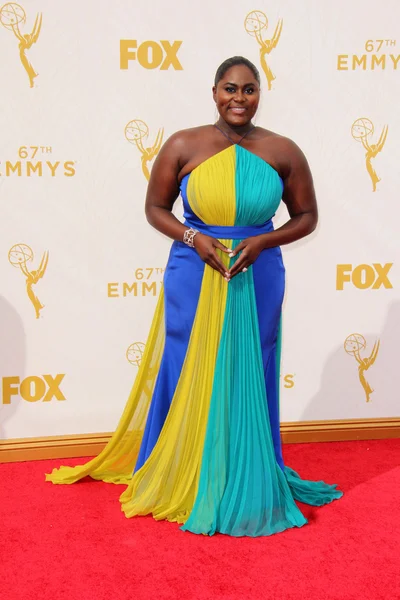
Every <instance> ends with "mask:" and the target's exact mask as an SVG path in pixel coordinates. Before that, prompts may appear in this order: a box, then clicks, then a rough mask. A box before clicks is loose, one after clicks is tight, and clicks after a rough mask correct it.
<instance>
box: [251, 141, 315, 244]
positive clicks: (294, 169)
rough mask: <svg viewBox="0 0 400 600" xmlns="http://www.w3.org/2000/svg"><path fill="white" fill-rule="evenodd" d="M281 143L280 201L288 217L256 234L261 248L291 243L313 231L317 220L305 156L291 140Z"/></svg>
mask: <svg viewBox="0 0 400 600" xmlns="http://www.w3.org/2000/svg"><path fill="white" fill-rule="evenodd" d="M285 146H286V148H285V150H286V156H287V168H286V174H285V177H284V180H283V184H284V190H283V196H282V200H283V202H284V203H285V204H286V206H287V209H288V212H289V215H290V219H289V221H287V223H285V224H284V225H282V227H279V228H278V229H276V230H275V231H272V232H271V233H266V234H264V235H262V236H260V237H262V238H263V242H264V246H263V247H264V248H272V247H274V246H282V245H283V244H290V243H291V242H295V241H296V240H299V239H301V238H303V237H305V236H306V235H309V234H310V233H311V232H312V231H314V229H315V228H316V226H317V223H318V209H317V202H316V199H315V190H314V183H313V179H312V175H311V171H310V167H309V166H308V162H307V159H306V157H305V156H304V154H303V152H302V151H301V150H300V148H299V147H298V146H297V145H296V144H295V143H294V142H292V141H291V140H285Z"/></svg>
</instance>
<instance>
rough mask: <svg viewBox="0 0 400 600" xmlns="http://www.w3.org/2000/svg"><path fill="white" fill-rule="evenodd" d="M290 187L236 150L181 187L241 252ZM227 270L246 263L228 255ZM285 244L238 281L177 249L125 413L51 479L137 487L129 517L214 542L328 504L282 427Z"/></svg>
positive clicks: (190, 216) (275, 526) (273, 527)
mask: <svg viewBox="0 0 400 600" xmlns="http://www.w3.org/2000/svg"><path fill="white" fill-rule="evenodd" d="M282 189H283V183H282V180H281V179H280V177H279V175H278V173H277V172H276V170H275V169H273V167H271V166H270V165H269V164H267V163H266V162H265V161H263V160H262V159H261V158H259V157H258V156H256V155H254V154H252V153H251V152H249V151H247V150H245V149H244V148H241V147H240V146H230V147H229V148H227V149H225V150H223V151H221V152H219V153H218V154H216V155H214V156H212V157H211V158H209V159H207V160H206V161H204V162H203V163H201V164H200V165H199V166H198V167H197V168H196V169H194V170H193V171H192V173H191V174H189V175H187V176H186V177H185V178H184V179H183V181H182V184H181V193H182V199H183V205H184V217H185V223H186V224H187V225H188V226H194V227H197V228H198V229H199V230H200V231H202V232H204V233H207V234H208V235H212V236H213V237H216V238H218V239H219V240H220V241H222V243H223V244H225V245H226V246H228V247H232V248H234V247H236V246H237V245H238V244H239V243H240V241H241V240H242V239H244V238H246V237H250V236H251V235H258V234H259V233H265V232H268V231H271V230H272V229H273V227H272V222H271V218H272V216H273V215H274V213H275V211H276V209H277V207H278V205H279V203H280V200H281V196H282ZM218 253H219V255H220V257H221V259H222V260H223V262H224V263H225V264H226V265H227V266H230V265H231V264H233V261H234V260H235V259H229V257H228V256H227V255H226V254H225V253H222V252H220V251H218ZM284 287H285V271H284V266H283V262H282V255H281V251H280V249H279V248H271V249H268V250H264V251H263V252H261V254H260V256H259V258H258V259H257V261H256V262H255V263H254V265H252V266H251V267H250V268H249V269H248V271H247V272H246V273H241V274H240V275H238V276H237V277H235V278H234V279H233V280H232V281H231V282H230V283H229V284H228V283H227V282H226V281H225V280H224V279H223V278H222V277H221V275H220V274H219V273H217V272H216V271H214V270H213V269H212V268H211V267H209V266H208V265H205V264H204V263H203V261H202V260H201V259H200V257H199V256H198V254H197V252H196V251H195V250H194V249H193V248H188V247H187V246H186V245H184V244H183V243H181V242H174V243H173V244H172V248H171V253H170V257H169V260H168V264H167V268H166V271H165V277H164V293H163V294H162V295H161V296H160V299H159V302H158V305H157V308H156V311H155V315H154V319H153V323H152V327H151V331H150V334H149V337H148V341H147V344H146V350H145V353H144V356H143V359H142V363H141V365H140V368H139V371H138V375H137V377H136V380H135V384H134V386H133V389H132V391H131V394H130V396H129V400H128V403H127V406H126V408H125V411H124V414H123V415H122V417H121V420H120V423H119V425H118V428H117V430H116V432H115V433H114V435H113V437H112V439H111V441H110V442H109V444H108V445H107V446H106V448H105V449H104V451H103V452H102V453H101V454H100V455H99V456H98V457H97V458H96V459H94V460H93V461H90V462H89V463H87V464H86V465H82V466H79V467H74V468H70V467H61V468H60V469H55V470H54V471H53V473H52V474H50V475H47V479H48V480H50V481H52V482H53V483H73V482H74V481H77V480H78V479H81V478H82V477H84V476H85V475H90V476H91V477H93V478H94V479H103V480H104V481H110V482H113V483H126V484H128V487H127V489H126V490H125V491H124V492H123V494H122V495H121V497H120V501H121V505H122V510H123V511H124V513H125V515H126V516H127V517H133V516H135V515H146V514H152V515H153V516H154V518H155V519H168V520H170V521H177V522H179V523H181V524H182V529H183V530H185V531H191V532H193V533H200V534H208V535H212V534H214V533H215V532H221V533H225V534H229V535H233V536H245V535H246V536H260V535H271V534H273V533H277V532H279V531H283V530H284V529H288V528H290V527H300V526H302V525H304V524H305V523H306V522H307V521H306V519H305V517H304V516H303V515H302V513H301V512H300V510H299V508H298V507H297V505H296V502H295V500H300V501H302V502H308V503H309V504H313V505H317V506H320V505H322V504H326V503H328V502H331V501H332V500H334V499H336V498H339V497H340V496H341V495H342V492H340V491H339V490H337V489H336V485H329V484H326V483H324V482H323V481H318V482H310V481H306V480H303V479H301V477H300V476H299V475H298V474H297V473H296V472H295V471H293V469H291V468H290V467H287V466H285V465H284V462H283V458H282V448H281V439H280V432H279V378H280V351H281V350H280V349H281V307H282V301H283V295H284Z"/></svg>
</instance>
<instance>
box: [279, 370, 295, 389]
mask: <svg viewBox="0 0 400 600" xmlns="http://www.w3.org/2000/svg"><path fill="white" fill-rule="evenodd" d="M294 376H295V373H287V374H286V375H282V377H283V381H284V384H283V387H284V388H287V389H290V388H293V387H294V385H295V381H294Z"/></svg>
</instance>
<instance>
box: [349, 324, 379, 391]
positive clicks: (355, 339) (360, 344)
mask: <svg viewBox="0 0 400 600" xmlns="http://www.w3.org/2000/svg"><path fill="white" fill-rule="evenodd" d="M379 344H380V341H379V340H377V341H376V342H375V344H374V347H373V348H372V352H371V354H370V356H369V357H368V358H362V357H361V355H360V351H361V350H364V349H365V348H366V346H367V342H366V341H365V338H364V336H362V335H361V334H360V333H352V334H351V335H349V336H348V337H347V338H346V340H345V342H344V349H345V350H346V352H347V354H350V355H352V356H354V358H355V359H356V361H357V363H358V377H359V379H360V383H361V385H362V387H363V389H364V392H365V395H366V399H367V402H369V401H370V395H371V394H372V392H373V391H374V390H373V389H372V388H371V386H370V385H369V383H368V381H367V380H366V379H365V375H364V373H365V371H367V370H368V369H369V368H370V366H371V365H373V364H374V362H375V360H376V357H377V355H378V351H379Z"/></svg>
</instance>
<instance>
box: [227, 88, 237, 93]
mask: <svg viewBox="0 0 400 600" xmlns="http://www.w3.org/2000/svg"><path fill="white" fill-rule="evenodd" d="M225 90H226V91H227V92H229V93H230V94H233V93H234V91H235V88H233V87H227V88H225Z"/></svg>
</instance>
